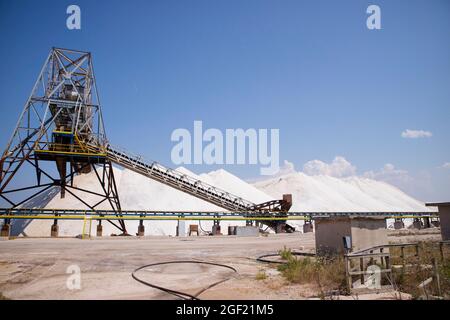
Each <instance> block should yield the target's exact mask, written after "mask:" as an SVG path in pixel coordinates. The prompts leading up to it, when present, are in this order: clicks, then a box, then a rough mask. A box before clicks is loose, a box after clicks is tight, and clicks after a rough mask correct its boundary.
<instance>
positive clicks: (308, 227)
mask: <svg viewBox="0 0 450 320" xmlns="http://www.w3.org/2000/svg"><path fill="white" fill-rule="evenodd" d="M313 231H314V226H313V224H312V223H311V222H305V224H303V233H308V232H313Z"/></svg>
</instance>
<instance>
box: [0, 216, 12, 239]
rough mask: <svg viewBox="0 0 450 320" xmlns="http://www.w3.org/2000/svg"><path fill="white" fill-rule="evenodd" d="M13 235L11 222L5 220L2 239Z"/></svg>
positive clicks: (0, 233) (0, 234)
mask: <svg viewBox="0 0 450 320" xmlns="http://www.w3.org/2000/svg"><path fill="white" fill-rule="evenodd" d="M10 233H11V225H10V224H9V220H8V219H5V223H4V224H3V225H2V230H1V231H0V237H9V235H10Z"/></svg>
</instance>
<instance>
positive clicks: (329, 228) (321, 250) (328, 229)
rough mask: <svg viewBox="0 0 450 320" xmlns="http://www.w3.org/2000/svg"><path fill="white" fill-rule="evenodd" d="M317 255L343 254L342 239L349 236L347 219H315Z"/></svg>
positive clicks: (349, 227) (348, 221)
mask: <svg viewBox="0 0 450 320" xmlns="http://www.w3.org/2000/svg"><path fill="white" fill-rule="evenodd" d="M315 226H316V234H315V236H316V252H317V254H335V253H342V252H344V242H343V240H342V239H343V237H346V236H351V226H350V219H349V218H319V219H315Z"/></svg>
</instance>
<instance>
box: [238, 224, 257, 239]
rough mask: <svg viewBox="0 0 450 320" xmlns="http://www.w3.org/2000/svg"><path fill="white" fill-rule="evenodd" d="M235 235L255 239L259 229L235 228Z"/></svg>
mask: <svg viewBox="0 0 450 320" xmlns="http://www.w3.org/2000/svg"><path fill="white" fill-rule="evenodd" d="M236 235H237V236H238V237H257V236H259V228H258V227H253V226H245V227H243V226H237V227H236Z"/></svg>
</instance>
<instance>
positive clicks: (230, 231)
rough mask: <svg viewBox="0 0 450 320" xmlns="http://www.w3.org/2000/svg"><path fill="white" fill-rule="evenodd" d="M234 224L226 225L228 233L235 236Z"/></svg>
mask: <svg viewBox="0 0 450 320" xmlns="http://www.w3.org/2000/svg"><path fill="white" fill-rule="evenodd" d="M236 228H237V227H236V226H228V235H229V236H235V235H236Z"/></svg>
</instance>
